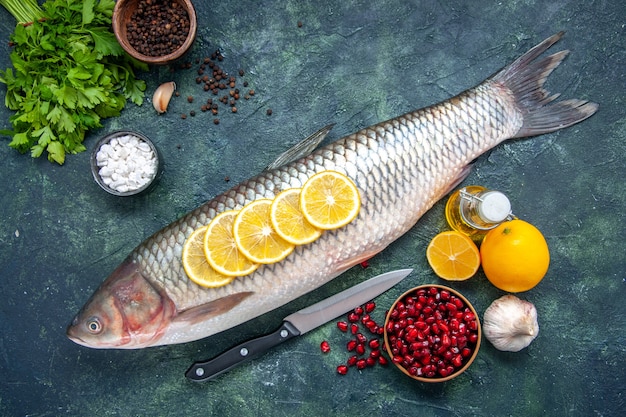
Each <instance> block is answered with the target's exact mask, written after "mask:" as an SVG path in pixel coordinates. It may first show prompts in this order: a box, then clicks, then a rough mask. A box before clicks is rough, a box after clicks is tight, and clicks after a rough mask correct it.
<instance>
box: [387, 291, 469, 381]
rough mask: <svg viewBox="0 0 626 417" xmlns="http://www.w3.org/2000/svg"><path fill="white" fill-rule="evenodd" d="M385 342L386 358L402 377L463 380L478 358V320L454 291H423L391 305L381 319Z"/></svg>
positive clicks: (405, 296)
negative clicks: (458, 377)
mask: <svg viewBox="0 0 626 417" xmlns="http://www.w3.org/2000/svg"><path fill="white" fill-rule="evenodd" d="M429 307H430V309H429ZM468 313H469V314H468ZM429 317H430V318H429ZM409 319H410V320H409ZM473 321H475V322H474V323H472V324H470V323H471V322H473ZM470 335H472V336H470ZM384 338H385V346H386V349H387V353H388V354H389V357H390V358H392V362H393V363H394V364H395V365H396V366H397V367H398V369H400V371H402V372H403V373H404V374H405V375H408V376H409V377H411V378H413V379H416V380H418V381H422V382H444V381H448V380H450V379H452V378H455V377H457V376H459V375H460V374H462V373H463V372H464V371H465V370H466V369H467V368H468V367H469V366H470V365H471V364H472V362H473V361H474V359H475V358H476V355H477V354H478V350H479V348H480V341H481V328H480V319H479V318H478V314H476V310H475V309H474V307H473V306H472V305H471V304H470V302H469V301H467V299H466V298H465V297H463V295H461V294H460V293H459V292H458V291H456V290H453V289H452V288H448V287H445V286H443V285H436V284H429V285H421V286H419V287H415V288H413V289H410V290H409V291H407V292H405V293H404V294H402V295H401V296H400V297H399V298H398V299H397V300H396V301H395V302H394V303H393V305H392V306H391V308H390V309H389V312H388V313H387V317H386V318H385V328H384ZM440 360H441V361H442V362H439V361H440Z"/></svg>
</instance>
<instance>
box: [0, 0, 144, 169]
mask: <svg viewBox="0 0 626 417" xmlns="http://www.w3.org/2000/svg"><path fill="white" fill-rule="evenodd" d="M114 6H115V2H114V1H113V0H99V1H96V0H84V1H83V0H47V1H46V2H45V3H44V4H43V18H40V17H38V16H35V17H34V18H33V22H32V24H30V23H27V24H18V25H17V26H16V28H15V31H14V33H13V34H12V35H11V44H12V45H13V46H14V49H13V51H12V53H11V56H10V58H11V63H12V64H13V69H11V68H8V69H7V70H6V71H0V82H2V83H4V84H6V86H7V94H6V98H5V104H6V106H7V107H8V108H9V109H11V110H15V111H16V113H15V114H14V115H12V116H11V118H10V122H11V124H12V127H13V130H2V131H0V133H1V134H4V135H8V136H11V137H12V140H11V142H10V143H9V146H11V147H12V148H15V149H17V150H18V151H20V152H22V153H25V152H28V151H29V150H30V154H31V156H32V157H33V158H36V157H39V156H41V155H42V154H43V153H44V151H45V152H47V157H48V160H49V161H51V162H52V161H54V162H56V163H58V164H63V163H64V162H65V155H66V154H74V153H78V152H82V151H84V150H85V146H84V145H83V140H84V138H85V133H86V132H87V131H88V130H89V129H92V128H98V127H101V126H102V124H101V120H102V119H104V118H107V117H112V116H118V115H119V114H120V112H121V110H122V109H123V108H124V106H125V104H126V100H127V99H128V100H131V101H132V102H133V103H135V104H136V105H141V104H142V102H143V96H144V91H145V89H146V84H145V82H144V81H142V80H139V79H137V78H135V73H134V69H141V70H147V65H145V64H143V63H140V62H138V61H136V60H134V59H132V58H131V57H130V56H128V55H127V54H126V53H125V52H124V50H123V49H122V47H121V46H120V45H119V43H118V42H117V40H116V38H115V36H114V35H113V33H112V32H111V29H110V28H111V16H112V14H113V7H114Z"/></svg>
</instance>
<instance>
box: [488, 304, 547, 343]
mask: <svg viewBox="0 0 626 417" xmlns="http://www.w3.org/2000/svg"><path fill="white" fill-rule="evenodd" d="M483 333H484V334H485V337H486V338H487V340H489V341H490V342H491V344H493V345H494V346H495V348H496V349H498V350H504V351H508V352H518V351H520V350H522V349H524V348H525V347H526V346H528V345H530V342H532V341H533V340H534V339H535V337H537V335H538V334H539V324H538V323H537V309H536V308H535V306H534V305H533V303H530V302H528V301H523V300H520V299H519V298H517V297H515V296H514V295H510V294H509V295H505V296H503V297H500V298H498V299H497V300H495V301H494V302H493V303H491V305H490V306H489V307H488V308H487V310H485V314H484V316H483Z"/></svg>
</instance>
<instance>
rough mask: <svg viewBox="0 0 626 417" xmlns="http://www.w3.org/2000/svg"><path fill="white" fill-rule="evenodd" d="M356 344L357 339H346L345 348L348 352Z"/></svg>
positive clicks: (354, 347)
mask: <svg viewBox="0 0 626 417" xmlns="http://www.w3.org/2000/svg"><path fill="white" fill-rule="evenodd" d="M356 346H357V341H356V340H354V339H353V340H350V341H348V344H347V345H346V348H347V349H348V352H352V351H353V350H354V349H356Z"/></svg>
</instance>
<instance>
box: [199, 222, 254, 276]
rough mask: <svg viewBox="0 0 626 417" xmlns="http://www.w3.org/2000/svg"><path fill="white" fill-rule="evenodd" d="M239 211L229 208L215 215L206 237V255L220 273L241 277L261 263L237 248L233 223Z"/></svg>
mask: <svg viewBox="0 0 626 417" xmlns="http://www.w3.org/2000/svg"><path fill="white" fill-rule="evenodd" d="M238 213H239V211H237V210H229V211H225V212H222V213H220V214H218V215H217V216H215V218H214V219H213V220H212V221H211V223H209V226H208V229H207V232H206V235H205V237H204V255H205V256H206V259H207V261H208V262H209V264H210V265H211V266H212V267H213V269H215V270H216V271H218V272H219V273H221V274H223V275H226V276H230V277H238V276H239V277H240V276H244V275H248V274H250V273H252V272H254V271H255V270H256V269H257V268H258V267H259V264H257V263H254V262H252V261H250V260H249V259H248V258H246V257H245V256H244V255H243V254H242V253H241V252H240V251H239V249H238V248H237V244H236V243H235V238H234V237H233V223H234V221H235V217H236V216H237V214H238Z"/></svg>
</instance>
